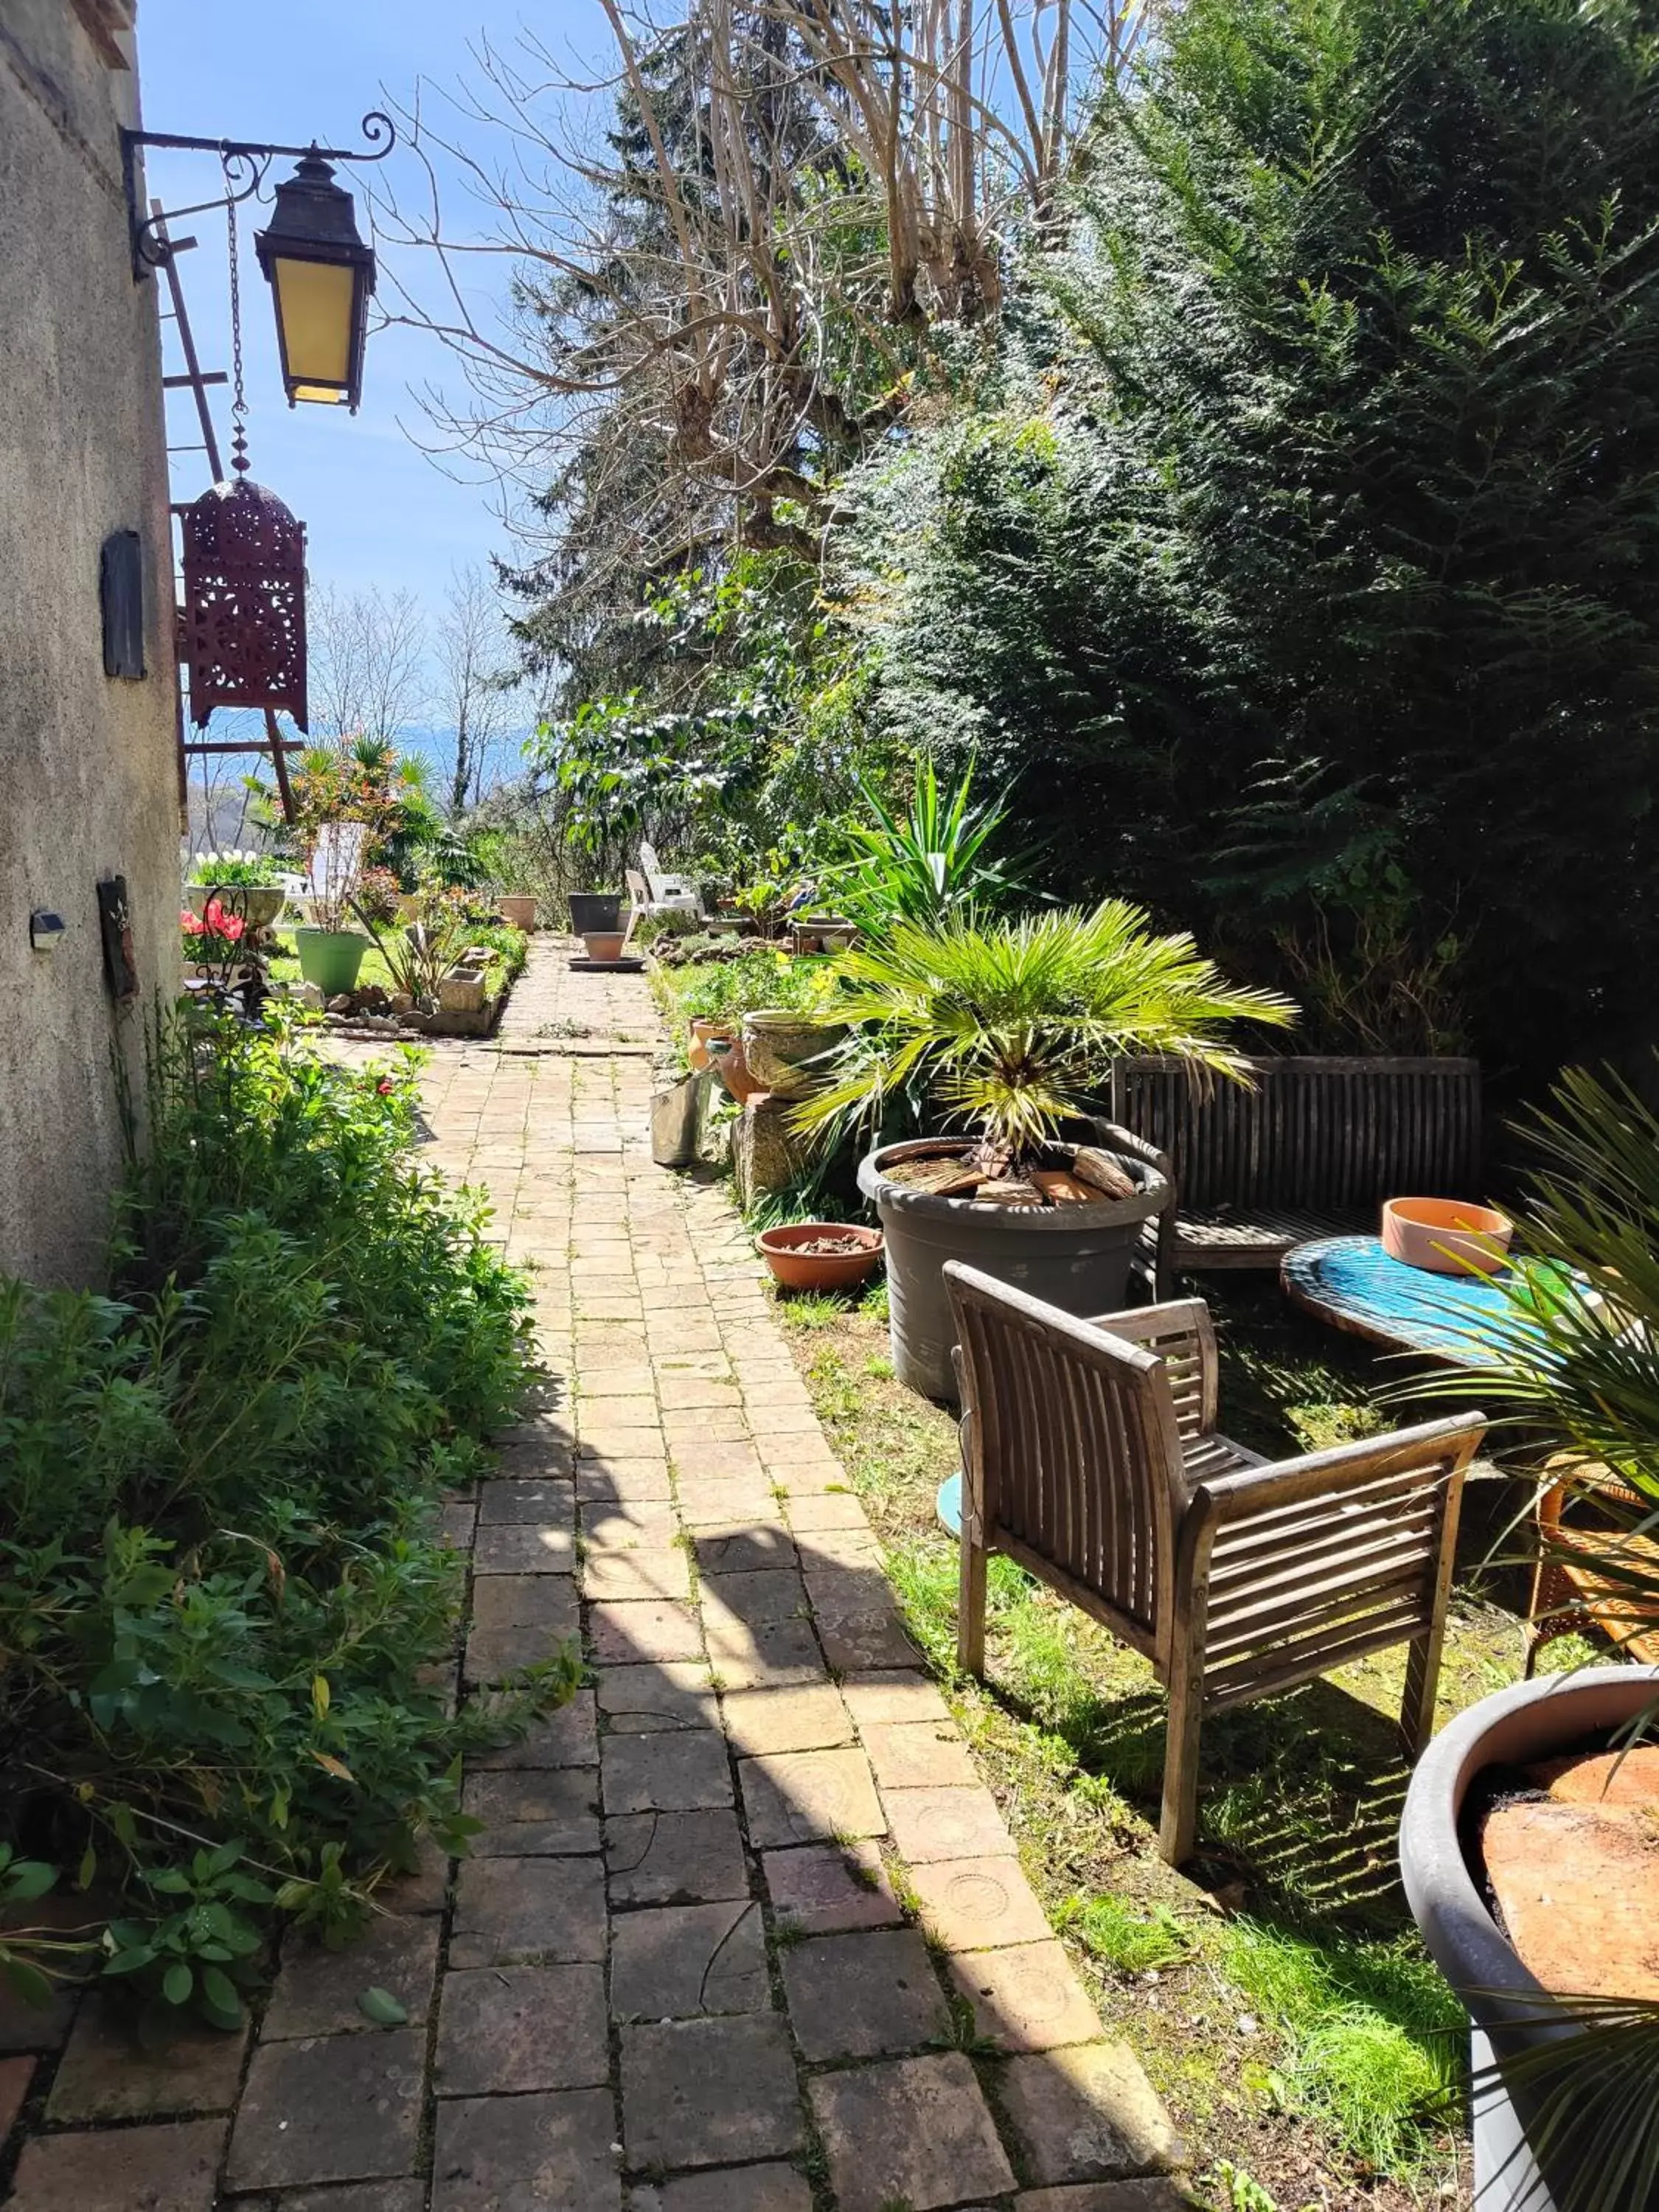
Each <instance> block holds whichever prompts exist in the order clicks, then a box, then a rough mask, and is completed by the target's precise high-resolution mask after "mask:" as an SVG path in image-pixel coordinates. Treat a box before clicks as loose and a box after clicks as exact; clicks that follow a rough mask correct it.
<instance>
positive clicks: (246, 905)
mask: <svg viewBox="0 0 1659 2212" xmlns="http://www.w3.org/2000/svg"><path fill="white" fill-rule="evenodd" d="M185 897H186V898H188V900H189V901H190V910H191V913H192V914H200V915H205V914H206V912H207V907H208V901H209V900H210V898H214V897H217V898H218V899H219V900H220V901H221V902H230V904H229V905H228V911H230V912H234V913H236V914H240V915H244V916H245V917H246V921H247V926H248V927H249V928H250V929H269V928H270V925H271V923H272V922H273V921H276V918H277V916H278V915H280V914H281V913H282V911H283V907H284V906H285V905H286V904H287V903H288V893H287V892H286V891H285V890H283V887H282V885H281V884H191V885H190V886H189V887H188V889H187V890H186V891H185Z"/></svg>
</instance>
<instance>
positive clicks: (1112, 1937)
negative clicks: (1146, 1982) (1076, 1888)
mask: <svg viewBox="0 0 1659 2212" xmlns="http://www.w3.org/2000/svg"><path fill="white" fill-rule="evenodd" d="M1054 1926H1055V1927H1056V1928H1057V1929H1059V1930H1060V1933H1061V1935H1066V1934H1070V1935H1073V1936H1076V1937H1077V1940H1078V1941H1079V1943H1081V1944H1082V1945H1083V1947H1084V1948H1085V1950H1086V1951H1087V1952H1088V1954H1089V1955H1090V1957H1091V1959H1098V1960H1099V1961H1100V1963H1101V1965H1102V1966H1110V1967H1111V1968H1112V1969H1113V1970H1114V1971H1115V1972H1117V1973H1120V1974H1145V1973H1149V1972H1155V1971H1157V1970H1158V1968H1159V1967H1163V1966H1180V1965H1181V1964H1182V1962H1183V1961H1184V1960H1188V1959H1190V1958H1191V1957H1192V1955H1193V1949H1194V1942H1193V1937H1192V1936H1191V1934H1190V1933H1189V1932H1188V1929H1185V1928H1183V1927H1182V1924H1181V1923H1180V1921H1178V1920H1177V1919H1176V1917H1175V1914H1174V1913H1173V1912H1172V1911H1170V1908H1169V1906H1168V1905H1153V1906H1152V1909H1151V1911H1148V1912H1138V1911H1136V1910H1135V1908H1134V1906H1133V1905H1131V1904H1130V1903H1128V1901H1127V1899H1124V1898H1121V1897H1114V1896H1113V1894H1112V1893H1111V1892H1110V1890H1100V1891H1097V1892H1096V1893H1094V1894H1093V1895H1092V1896H1091V1895H1087V1894H1082V1893H1079V1895H1077V1896H1073V1897H1068V1898H1067V1899H1066V1902H1065V1903H1064V1904H1063V1905H1061V1906H1060V1909H1059V1910H1058V1911H1057V1912H1056V1913H1055V1914H1054Z"/></svg>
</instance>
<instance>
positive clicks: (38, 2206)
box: [6, 2120, 225, 2212]
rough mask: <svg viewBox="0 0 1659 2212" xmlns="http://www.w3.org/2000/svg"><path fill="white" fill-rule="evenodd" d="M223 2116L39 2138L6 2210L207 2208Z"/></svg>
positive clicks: (26, 2154)
mask: <svg viewBox="0 0 1659 2212" xmlns="http://www.w3.org/2000/svg"><path fill="white" fill-rule="evenodd" d="M224 2144H225V2122H224V2121H223V2120H178V2121H174V2122H173V2123H172V2124H167V2125H163V2126H161V2127H153V2128H123V2129H122V2130H120V2131H119V2132H118V2134H112V2133H109V2132H107V2131H106V2130H103V2129H94V2130H89V2131H88V2132H87V2133H85V2134H81V2135H62V2136H36V2137H35V2138H34V2140H33V2142H27V2143H25V2144H24V2146H23V2154H22V2157H21V2159H20V2160H19V2161H18V2166H17V2178H16V2180H15V2184H14V2186H13V2191H12V2194H11V2195H10V2196H9V2197H8V2198H7V2199H6V2212H213V2204H214V2181H215V2176H216V2174H217V2172H218V2170H219V2160H220V2158H221V2156H222V2154H223V2151H224Z"/></svg>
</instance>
